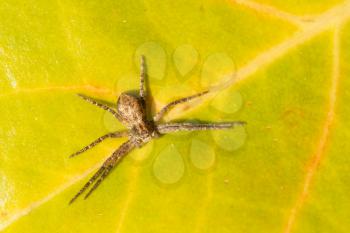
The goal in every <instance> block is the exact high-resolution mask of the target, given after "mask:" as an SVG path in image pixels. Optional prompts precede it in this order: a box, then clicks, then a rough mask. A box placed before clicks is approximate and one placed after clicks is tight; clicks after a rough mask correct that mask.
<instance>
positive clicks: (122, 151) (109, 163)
mask: <svg viewBox="0 0 350 233" xmlns="http://www.w3.org/2000/svg"><path fill="white" fill-rule="evenodd" d="M134 147H135V145H134V143H133V142H132V141H130V140H129V141H127V142H125V143H123V144H122V145H121V146H120V147H119V148H118V149H117V150H115V151H114V152H113V154H112V155H111V156H110V157H108V159H107V160H106V161H105V162H104V163H103V164H102V166H101V168H100V169H99V170H98V171H97V172H96V173H95V174H94V175H93V176H92V177H91V178H90V180H89V181H88V182H87V183H86V184H85V185H84V186H83V188H81V189H80V191H79V192H78V193H77V194H76V195H75V196H74V197H73V198H72V199H71V200H70V202H69V204H72V203H73V202H74V201H75V200H76V199H77V198H78V197H79V196H80V195H81V194H82V193H83V192H85V190H86V189H88V188H89V187H90V185H91V184H92V183H94V182H95V184H94V186H93V187H92V188H91V189H90V190H89V192H88V193H87V194H86V196H85V199H86V198H87V197H88V196H90V194H91V193H92V192H93V191H94V190H95V189H96V188H97V187H98V186H99V185H100V184H101V182H102V181H103V180H104V179H105V178H106V176H107V175H108V174H109V173H110V172H111V170H112V169H113V167H115V166H116V164H118V162H119V161H120V160H121V159H122V158H123V157H124V156H125V155H126V154H128V153H129V152H130V151H131V150H132V149H133V148H134ZM96 180H97V181H96Z"/></svg>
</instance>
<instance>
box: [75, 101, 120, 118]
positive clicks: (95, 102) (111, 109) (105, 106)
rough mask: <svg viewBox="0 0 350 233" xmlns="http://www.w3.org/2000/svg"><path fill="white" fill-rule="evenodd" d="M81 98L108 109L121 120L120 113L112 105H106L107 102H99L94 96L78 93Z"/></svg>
mask: <svg viewBox="0 0 350 233" xmlns="http://www.w3.org/2000/svg"><path fill="white" fill-rule="evenodd" d="M77 95H78V96H79V97H80V98H82V99H83V100H85V101H87V102H89V103H90V104H93V105H96V106H97V107H100V108H102V109H103V110H106V111H108V112H110V113H111V114H113V116H114V117H115V118H117V119H118V120H119V121H120V117H119V114H118V113H117V112H116V111H115V110H114V109H113V108H111V107H109V106H107V105H105V104H101V103H99V102H97V101H96V100H94V99H93V98H91V97H89V96H86V95H83V94H77Z"/></svg>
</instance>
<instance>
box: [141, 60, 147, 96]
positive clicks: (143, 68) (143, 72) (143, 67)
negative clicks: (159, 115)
mask: <svg viewBox="0 0 350 233" xmlns="http://www.w3.org/2000/svg"><path fill="white" fill-rule="evenodd" d="M145 78H146V60H145V56H144V55H141V65H140V97H141V98H142V99H143V101H146V95H147V93H146V90H145Z"/></svg>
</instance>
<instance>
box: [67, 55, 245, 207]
mask: <svg viewBox="0 0 350 233" xmlns="http://www.w3.org/2000/svg"><path fill="white" fill-rule="evenodd" d="M145 75H146V73H145V58H144V57H143V56H142V57H141V76H140V92H139V95H138V96H137V95H133V94H130V93H127V92H124V93H122V94H121V95H120V96H119V98H118V101H117V111H115V110H114V109H113V108H111V107H109V106H107V105H104V104H101V103H99V102H97V101H95V100H94V99H92V98H90V97H88V96H85V95H82V94H78V95H79V96H80V97H81V98H83V99H84V100H86V101H87V102H89V103H92V104H94V105H96V106H98V107H100V108H103V109H104V110H106V111H108V112H110V113H111V114H113V115H114V116H115V118H117V119H118V120H119V121H120V122H121V123H122V124H123V125H125V127H126V128H127V129H128V130H125V131H117V132H112V133H108V134H106V135H103V136H101V137H99V138H98V139H96V140H95V141H94V142H92V143H91V144H89V145H88V146H86V147H84V148H82V149H81V150H79V151H77V152H76V153H74V154H72V155H71V157H73V156H76V155H78V154H81V153H83V152H84V151H86V150H88V149H90V148H92V147H94V146H96V145H97V144H99V143H100V142H102V141H103V140H105V139H107V138H117V137H128V140H127V141H126V142H124V143H123V144H122V145H121V146H120V147H119V148H118V149H117V150H115V151H114V152H113V154H112V155H111V156H110V157H108V158H107V160H106V161H105V162H104V163H103V164H102V166H101V168H100V169H99V170H98V171H97V172H96V173H95V174H94V175H93V176H92V177H91V178H90V180H89V181H88V182H87V183H86V184H85V185H84V186H83V188H82V189H80V191H79V192H78V193H77V194H76V195H75V196H74V197H73V198H72V200H71V201H70V203H72V202H73V201H75V199H77V198H78V197H79V196H80V195H81V194H82V193H83V192H84V191H85V190H86V189H88V188H89V187H90V185H92V184H93V183H94V186H92V188H91V189H90V190H89V192H88V193H87V194H86V195H85V198H87V197H88V196H89V195H90V194H91V193H92V192H93V191H94V190H95V189H96V188H97V187H98V186H99V185H100V183H101V182H102V181H103V180H104V178H105V177H106V176H107V175H108V174H109V173H110V172H111V170H112V169H113V168H114V167H115V166H116V164H117V163H118V162H119V161H120V160H121V159H122V158H123V157H124V156H125V155H126V154H128V153H129V152H130V151H131V150H132V149H134V148H136V147H141V146H143V145H144V144H146V143H147V142H149V141H150V140H152V139H153V138H156V137H159V136H161V135H163V134H166V133H169V132H176V131H184V130H186V131H196V130H215V129H228V128H232V127H233V126H235V125H243V124H245V122H242V121H235V122H222V123H187V122H182V123H164V124H160V123H159V120H160V119H161V118H162V117H163V115H164V114H165V113H166V112H167V111H168V110H169V109H170V108H172V107H173V106H175V105H177V104H180V103H184V102H187V101H190V100H191V99H193V98H196V97H199V96H202V95H205V94H207V93H208V91H204V92H201V93H198V94H196V95H192V96H189V97H185V98H182V99H178V100H175V101H173V102H171V103H169V104H167V105H166V106H165V107H163V108H162V109H161V110H160V111H159V112H158V113H157V114H156V115H155V116H154V117H153V119H147V110H148V105H147V102H146V98H145V97H146V91H145V89H144V80H145Z"/></svg>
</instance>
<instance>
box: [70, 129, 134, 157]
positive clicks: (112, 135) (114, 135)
mask: <svg viewBox="0 0 350 233" xmlns="http://www.w3.org/2000/svg"><path fill="white" fill-rule="evenodd" d="M126 136H128V132H127V131H119V132H113V133H108V134H105V135H103V136H101V137H99V138H97V139H96V140H95V141H93V142H92V143H90V144H89V145H87V146H85V147H84V148H82V149H80V150H78V151H77V152H75V153H74V154H71V155H70V156H69V157H70V158H72V157H74V156H77V155H79V154H81V153H83V152H85V151H87V150H89V149H91V148H92V147H94V146H96V145H97V144H99V143H101V142H102V141H103V140H105V139H107V138H120V137H126Z"/></svg>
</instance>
